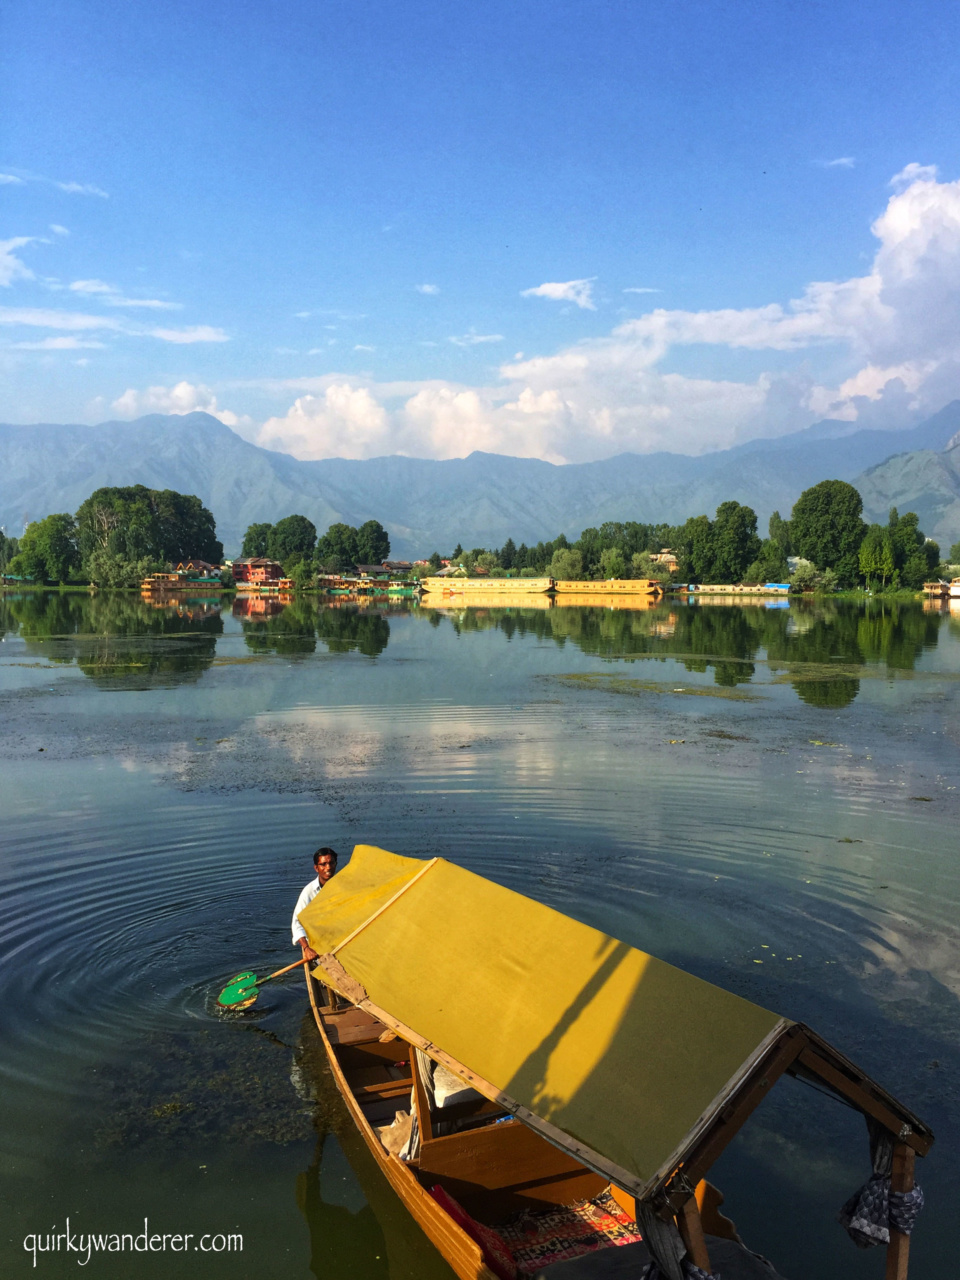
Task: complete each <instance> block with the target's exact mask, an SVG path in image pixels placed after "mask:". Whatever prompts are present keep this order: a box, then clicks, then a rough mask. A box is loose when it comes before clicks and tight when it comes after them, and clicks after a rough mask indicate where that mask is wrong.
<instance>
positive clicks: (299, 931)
mask: <svg viewBox="0 0 960 1280" xmlns="http://www.w3.org/2000/svg"><path fill="white" fill-rule="evenodd" d="M322 888H323V885H322V884H321V883H320V877H319V876H314V878H313V879H312V880H311V881H310V882H309V884H305V885H304V886H303V888H302V889H301V890H300V897H299V898H298V899H297V905H296V906H295V907H294V908H293V921H292V923H291V926H290V927H291V930H292V932H293V945H294V946H295V947H298V946H299V945H300V939H301V938H305V937H306V936H307V931H306V929H305V928H304V927H303V925H302V924H301V923H300V921H299V920H298V919H297V916H298V915H299V914H300V912H301V911H302V910H303V909H304V907H305V906H306V905H307V903H308V902H312V901H313V900H314V898H315V897H316V896H317V894H318V893H319V892H320V890H321V889H322Z"/></svg>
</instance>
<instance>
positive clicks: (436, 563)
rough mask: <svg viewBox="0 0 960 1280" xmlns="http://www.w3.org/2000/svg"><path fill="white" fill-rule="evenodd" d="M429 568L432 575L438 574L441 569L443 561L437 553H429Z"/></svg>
mask: <svg viewBox="0 0 960 1280" xmlns="http://www.w3.org/2000/svg"><path fill="white" fill-rule="evenodd" d="M430 568H431V569H432V570H433V572H434V573H438V572H439V571H440V570H441V569H442V568H443V560H442V558H441V556H440V552H439V551H433V552H431V553H430Z"/></svg>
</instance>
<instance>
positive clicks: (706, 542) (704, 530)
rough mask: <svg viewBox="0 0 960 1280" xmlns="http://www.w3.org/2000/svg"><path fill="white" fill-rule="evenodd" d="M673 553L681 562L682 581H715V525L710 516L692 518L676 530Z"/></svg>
mask: <svg viewBox="0 0 960 1280" xmlns="http://www.w3.org/2000/svg"><path fill="white" fill-rule="evenodd" d="M675 532H676V535H677V536H676V537H675V538H674V540H673V551H674V554H675V555H676V557H677V560H678V561H679V562H680V580H681V581H685V582H712V581H713V561H714V557H713V525H712V524H711V522H710V517H709V516H691V517H690V519H689V520H687V521H686V522H685V523H684V524H682V525H681V526H680V528H679V529H677V530H675Z"/></svg>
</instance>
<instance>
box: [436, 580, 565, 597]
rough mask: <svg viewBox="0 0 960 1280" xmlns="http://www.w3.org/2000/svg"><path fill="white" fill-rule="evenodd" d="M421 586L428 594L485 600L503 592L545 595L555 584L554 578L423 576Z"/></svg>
mask: <svg viewBox="0 0 960 1280" xmlns="http://www.w3.org/2000/svg"><path fill="white" fill-rule="evenodd" d="M420 586H421V588H422V589H423V590H424V591H425V592H426V593H427V594H428V595H442V596H462V597H463V598H464V599H467V600H474V599H477V600H485V599H486V598H487V596H495V595H499V594H502V593H503V592H509V593H510V595H523V596H528V595H530V596H535V595H544V594H545V593H546V592H547V591H549V590H550V588H551V587H552V586H553V579H552V578H456V577H451V578H421V579H420Z"/></svg>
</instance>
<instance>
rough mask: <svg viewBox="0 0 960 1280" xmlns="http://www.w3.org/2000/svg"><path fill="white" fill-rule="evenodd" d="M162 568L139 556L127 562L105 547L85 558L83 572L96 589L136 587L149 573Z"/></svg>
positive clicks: (124, 558) (154, 561) (147, 557)
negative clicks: (137, 558)
mask: <svg viewBox="0 0 960 1280" xmlns="http://www.w3.org/2000/svg"><path fill="white" fill-rule="evenodd" d="M162 568H163V564H162V563H161V562H160V561H159V560H154V559H151V558H150V557H149V556H141V557H140V559H139V560H128V559H127V558H126V557H125V556H122V555H117V554H116V553H115V552H113V551H110V550H109V549H108V548H106V547H98V548H97V550H96V551H93V552H91V553H90V555H89V556H87V559H86V562H85V565H84V570H85V572H86V574H87V577H88V578H89V579H90V581H91V582H93V583H95V584H96V585H97V586H98V587H137V586H139V585H140V583H141V582H142V581H143V579H144V578H145V577H147V575H148V574H150V573H157V572H159V571H160V570H161V569H162Z"/></svg>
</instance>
